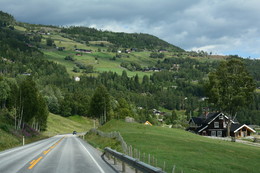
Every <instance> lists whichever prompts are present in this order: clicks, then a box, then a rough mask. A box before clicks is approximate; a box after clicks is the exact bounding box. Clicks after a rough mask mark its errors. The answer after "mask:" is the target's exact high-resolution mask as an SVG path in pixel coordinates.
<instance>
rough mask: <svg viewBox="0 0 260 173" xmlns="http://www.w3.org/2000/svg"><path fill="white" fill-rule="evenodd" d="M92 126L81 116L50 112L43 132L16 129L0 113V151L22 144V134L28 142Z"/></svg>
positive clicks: (87, 128)
mask: <svg viewBox="0 0 260 173" xmlns="http://www.w3.org/2000/svg"><path fill="white" fill-rule="evenodd" d="M92 127H93V121H92V120H90V119H88V118H86V117H81V116H71V117H67V118H65V117H62V116H59V115H55V114H50V115H49V116H48V119H47V129H46V131H44V132H43V133H40V134H39V133H37V132H35V131H34V130H28V129H26V130H23V131H16V130H15V129H14V128H13V127H12V125H11V124H10V122H7V120H6V119H4V118H3V117H2V115H1V114H0V151H2V150H5V149H8V148H13V147H16V146H21V145H22V136H25V143H26V144H27V143H30V142H34V141H37V140H39V139H43V138H46V137H52V136H55V135H58V134H70V133H72V132H73V131H77V132H81V133H82V132H86V131H88V130H89V129H90V128H92Z"/></svg>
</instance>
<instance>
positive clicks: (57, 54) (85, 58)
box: [43, 50, 155, 78]
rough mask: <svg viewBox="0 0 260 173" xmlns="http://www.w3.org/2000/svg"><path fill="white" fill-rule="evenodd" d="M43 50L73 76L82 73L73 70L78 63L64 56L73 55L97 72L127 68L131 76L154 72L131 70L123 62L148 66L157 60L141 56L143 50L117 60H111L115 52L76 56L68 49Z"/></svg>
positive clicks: (117, 70)
mask: <svg viewBox="0 0 260 173" xmlns="http://www.w3.org/2000/svg"><path fill="white" fill-rule="evenodd" d="M43 52H44V54H45V56H46V58H47V59H48V60H50V61H54V62H56V63H58V64H61V65H64V66H65V67H66V68H67V71H68V73H69V74H70V75H71V76H79V75H81V74H82V73H75V72H73V71H72V70H73V67H75V66H76V65H75V64H74V62H72V61H66V60H64V58H65V57H66V56H68V55H70V56H73V57H74V59H75V60H76V61H78V62H81V63H83V64H85V65H92V66H93V67H94V71H97V72H105V71H112V72H116V73H118V74H119V75H121V74H122V72H123V71H124V70H125V71H126V72H127V74H128V76H129V77H132V76H134V75H136V74H138V76H139V77H141V78H142V77H143V76H144V75H151V74H152V73H153V72H141V71H129V70H127V69H125V68H122V67H121V66H120V64H121V62H130V63H131V62H136V63H138V64H141V66H145V67H147V66H149V65H151V64H152V63H154V61H155V60H151V58H147V57H146V58H141V56H142V55H144V54H147V53H143V52H141V53H139V52H138V53H133V54H132V55H129V58H127V57H123V58H117V60H116V61H112V60H110V59H111V58H112V57H113V56H115V54H114V53H103V52H93V53H91V54H82V56H76V55H75V54H76V52H74V51H68V50H66V51H48V50H44V51H43ZM96 57H97V58H98V60H95V58H96Z"/></svg>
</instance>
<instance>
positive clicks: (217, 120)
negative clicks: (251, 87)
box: [187, 112, 255, 138]
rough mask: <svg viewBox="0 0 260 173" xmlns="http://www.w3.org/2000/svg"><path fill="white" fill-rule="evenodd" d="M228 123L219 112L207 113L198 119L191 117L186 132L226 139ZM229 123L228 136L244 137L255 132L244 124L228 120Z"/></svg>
mask: <svg viewBox="0 0 260 173" xmlns="http://www.w3.org/2000/svg"><path fill="white" fill-rule="evenodd" d="M228 122H229V117H228V116H226V115H224V114H223V113H221V112H217V113H207V114H205V115H202V116H200V117H192V118H191V119H190V120H189V127H188V128H187V130H188V131H191V132H194V133H197V134H200V135H204V136H217V137H226V136H227V128H228ZM230 122H231V127H230V135H231V136H232V137H236V138H239V137H246V136H250V135H251V133H255V130H253V129H252V128H250V127H249V126H247V125H245V124H240V123H239V122H237V121H233V120H230Z"/></svg>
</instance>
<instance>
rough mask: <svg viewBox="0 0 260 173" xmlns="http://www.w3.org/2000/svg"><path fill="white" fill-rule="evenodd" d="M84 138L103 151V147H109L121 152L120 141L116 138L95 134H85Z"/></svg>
mask: <svg viewBox="0 0 260 173" xmlns="http://www.w3.org/2000/svg"><path fill="white" fill-rule="evenodd" d="M85 140H86V141H87V142H88V143H89V144H90V145H92V146H93V147H95V148H97V149H99V150H101V151H103V150H104V148H105V147H110V148H112V149H115V150H117V151H119V152H123V150H122V147H121V143H120V142H119V141H117V140H116V139H111V138H105V137H100V136H98V135H95V134H87V135H85Z"/></svg>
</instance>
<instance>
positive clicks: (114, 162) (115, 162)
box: [114, 156, 117, 165]
mask: <svg viewBox="0 0 260 173" xmlns="http://www.w3.org/2000/svg"><path fill="white" fill-rule="evenodd" d="M116 164H117V163H116V157H115V156H114V165H116Z"/></svg>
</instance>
